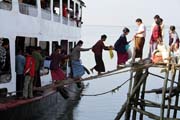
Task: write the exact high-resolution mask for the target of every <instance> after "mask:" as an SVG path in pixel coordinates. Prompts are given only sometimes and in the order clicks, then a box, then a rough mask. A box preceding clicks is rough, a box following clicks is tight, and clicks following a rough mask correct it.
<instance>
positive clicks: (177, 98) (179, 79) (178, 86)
mask: <svg viewBox="0 0 180 120" xmlns="http://www.w3.org/2000/svg"><path fill="white" fill-rule="evenodd" d="M179 88H180V70H179V75H178V85H177V89H179ZM178 103H179V91H178V92H177V93H176V100H175V105H174V106H178ZM176 116H177V109H174V113H173V118H176Z"/></svg>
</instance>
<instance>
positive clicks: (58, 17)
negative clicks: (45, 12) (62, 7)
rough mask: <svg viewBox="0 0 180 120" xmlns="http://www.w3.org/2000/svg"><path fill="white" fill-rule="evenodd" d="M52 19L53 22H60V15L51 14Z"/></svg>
mask: <svg viewBox="0 0 180 120" xmlns="http://www.w3.org/2000/svg"><path fill="white" fill-rule="evenodd" d="M53 18H54V21H55V22H60V15H58V14H53Z"/></svg>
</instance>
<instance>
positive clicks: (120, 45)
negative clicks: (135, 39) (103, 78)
mask: <svg viewBox="0 0 180 120" xmlns="http://www.w3.org/2000/svg"><path fill="white" fill-rule="evenodd" d="M129 32H130V31H129V29H128V28H126V27H125V28H124V29H123V34H122V35H121V36H120V37H119V39H118V40H117V41H116V43H115V44H114V49H115V51H116V52H117V68H120V67H121V66H122V65H124V64H126V61H127V60H128V51H127V50H128V48H127V46H128V45H129V42H127V38H126V35H128V34H129Z"/></svg>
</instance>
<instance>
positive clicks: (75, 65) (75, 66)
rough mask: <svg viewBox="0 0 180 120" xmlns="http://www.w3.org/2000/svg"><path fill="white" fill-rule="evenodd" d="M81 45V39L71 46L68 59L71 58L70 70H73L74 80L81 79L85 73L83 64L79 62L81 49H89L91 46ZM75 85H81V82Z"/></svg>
mask: <svg viewBox="0 0 180 120" xmlns="http://www.w3.org/2000/svg"><path fill="white" fill-rule="evenodd" d="M82 45H83V41H81V40H80V41H78V43H77V45H76V46H75V47H74V48H73V50H72V52H71V54H70V59H71V66H72V72H73V78H74V80H81V77H82V76H83V75H84V73H85V69H84V66H83V65H82V64H81V60H80V57H81V54H80V53H81V51H89V50H90V49H91V48H87V49H85V48H81V47H82ZM77 86H78V87H79V88H80V87H81V82H78V83H77Z"/></svg>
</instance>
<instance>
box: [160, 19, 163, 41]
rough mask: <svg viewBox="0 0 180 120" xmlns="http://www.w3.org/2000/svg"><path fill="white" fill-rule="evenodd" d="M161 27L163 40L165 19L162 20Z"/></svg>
mask: <svg viewBox="0 0 180 120" xmlns="http://www.w3.org/2000/svg"><path fill="white" fill-rule="evenodd" d="M160 26H161V36H162V39H163V38H164V23H163V19H162V18H160Z"/></svg>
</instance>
